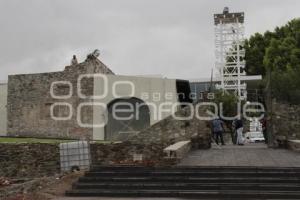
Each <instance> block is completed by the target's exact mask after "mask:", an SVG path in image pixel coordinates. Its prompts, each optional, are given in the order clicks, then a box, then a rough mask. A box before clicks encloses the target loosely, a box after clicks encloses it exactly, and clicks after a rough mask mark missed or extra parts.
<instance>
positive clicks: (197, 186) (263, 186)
mask: <svg viewBox="0 0 300 200" xmlns="http://www.w3.org/2000/svg"><path fill="white" fill-rule="evenodd" d="M73 189H78V190H82V189H120V190H126V189H131V190H135V189H146V190H180V191H183V190H262V191H274V190H275V191H276V190H278V191H280V190H283V191H296V192H297V191H300V184H298V185H295V184H290V183H289V184H283V183H275V184H274V183H260V184H258V183H239V184H236V183H215V184H213V183H174V182H170V183H80V182H79V183H76V184H74V185H73Z"/></svg>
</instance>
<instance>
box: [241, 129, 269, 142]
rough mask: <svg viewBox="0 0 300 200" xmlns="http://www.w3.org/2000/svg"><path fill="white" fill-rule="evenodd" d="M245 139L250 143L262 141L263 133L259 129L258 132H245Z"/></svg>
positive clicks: (263, 139)
mask: <svg viewBox="0 0 300 200" xmlns="http://www.w3.org/2000/svg"><path fill="white" fill-rule="evenodd" d="M245 137H246V140H247V141H248V142H250V143H256V142H264V141H265V138H264V134H263V133H262V132H260V131H258V132H247V133H246V134H245Z"/></svg>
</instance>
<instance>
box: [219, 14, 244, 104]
mask: <svg viewBox="0 0 300 200" xmlns="http://www.w3.org/2000/svg"><path fill="white" fill-rule="evenodd" d="M243 21H244V13H228V12H227V13H223V14H216V15H215V47H216V51H215V55H216V69H217V71H218V72H219V75H220V79H221V84H219V85H217V88H220V89H223V90H224V91H229V92H234V93H235V94H236V95H237V96H238V97H239V99H240V100H246V98H247V92H246V87H247V85H246V83H244V82H243V81H242V79H243V76H246V74H245V71H244V70H243V69H244V68H245V60H244V57H245V49H244V48H243V46H244V26H243Z"/></svg>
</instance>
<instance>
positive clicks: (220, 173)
mask: <svg viewBox="0 0 300 200" xmlns="http://www.w3.org/2000/svg"><path fill="white" fill-rule="evenodd" d="M85 176H86V177H107V176H108V177H149V176H151V177H170V176H176V177H220V178H221V177H275V176H276V177H299V178H300V172H290V171H287V172H255V171H253V172H248V171H243V172H231V171H225V170H223V171H216V172H209V171H189V172H186V171H173V172H167V171H140V172H139V171H123V172H112V171H102V172H86V173H85Z"/></svg>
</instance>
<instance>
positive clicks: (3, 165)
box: [0, 142, 174, 178]
mask: <svg viewBox="0 0 300 200" xmlns="http://www.w3.org/2000/svg"><path fill="white" fill-rule="evenodd" d="M164 147H165V146H163V144H159V143H153V144H147V145H144V144H134V143H130V142H120V143H107V144H100V143H91V145H90V150H91V162H92V163H93V164H100V165H120V164H126V165H133V164H138V165H147V166H149V165H151V166H154V165H156V166H160V165H172V164H174V162H173V161H172V160H165V159H164V153H163V149H164ZM0 152H1V153H0V177H1V176H5V177H24V178H25V177H30V178H32V177H43V176H53V175H55V174H59V173H60V155H59V145H58V144H25V143H24V144H9V143H0ZM137 154H142V160H141V161H134V156H135V155H137Z"/></svg>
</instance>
